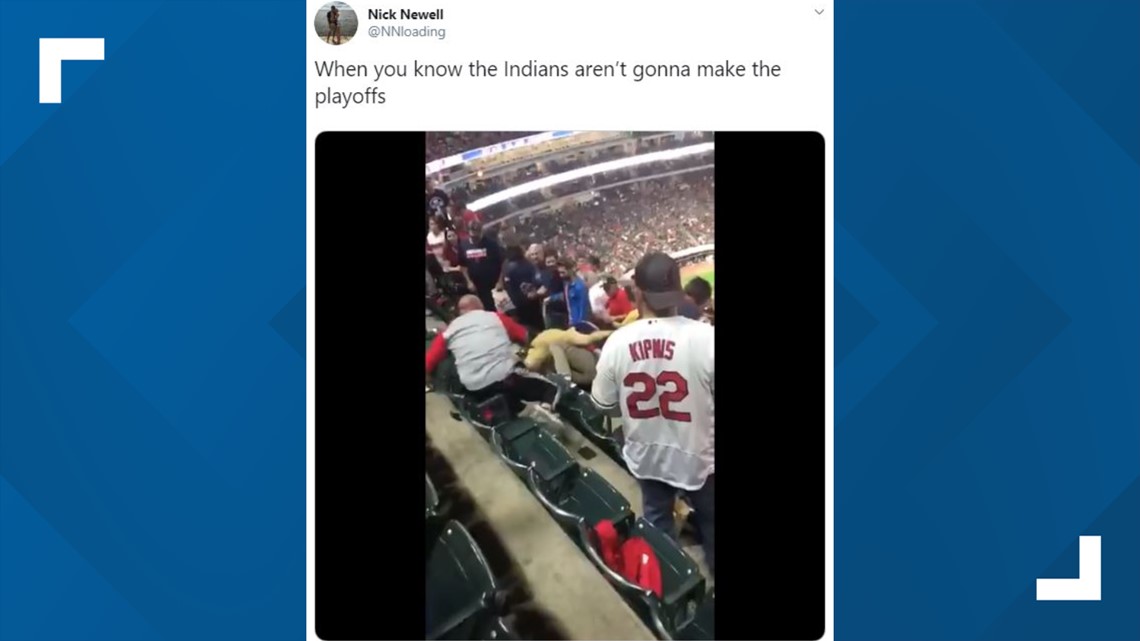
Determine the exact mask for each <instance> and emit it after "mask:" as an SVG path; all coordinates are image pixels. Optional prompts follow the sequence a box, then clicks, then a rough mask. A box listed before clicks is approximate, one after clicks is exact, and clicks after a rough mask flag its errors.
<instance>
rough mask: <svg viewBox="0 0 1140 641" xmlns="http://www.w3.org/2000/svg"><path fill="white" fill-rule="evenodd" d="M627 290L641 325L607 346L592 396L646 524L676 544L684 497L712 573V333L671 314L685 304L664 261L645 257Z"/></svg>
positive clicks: (677, 279) (674, 270) (676, 275)
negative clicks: (619, 437) (617, 429)
mask: <svg viewBox="0 0 1140 641" xmlns="http://www.w3.org/2000/svg"><path fill="white" fill-rule="evenodd" d="M633 282H634V286H635V287H634V297H635V298H636V300H637V308H638V310H639V314H640V316H639V319H638V320H636V321H634V322H633V323H631V324H629V325H625V326H623V327H622V328H621V329H619V330H617V331H616V332H614V333H613V334H612V335H610V337H609V340H608V341H606V344H605V346H604V347H603V348H602V354H601V356H600V357H599V359H598V367H597V376H596V377H595V378H594V383H593V386H592V389H591V394H592V396H593V399H594V403H595V404H596V405H598V407H600V408H602V409H603V410H605V411H608V412H609V413H610V414H612V415H613V416H621V418H622V425H623V429H624V431H625V447H624V449H623V450H622V456H623V457H624V458H625V462H626V464H627V465H628V466H629V471H630V473H631V474H632V475H633V476H634V477H635V478H636V479H637V480H638V484H639V485H640V486H641V496H642V513H643V515H644V517H645V520H647V521H649V522H650V523H652V524H653V525H655V526H657V527H658V528H660V529H662V530H663V531H664V532H666V533H668V534H669V535H670V536H674V537H675V536H676V525H675V522H674V520H673V506H674V502H675V500H676V498H677V494H678V493H679V492H685V494H687V495H688V497H689V499H690V501H691V503H692V505H693V508H694V509H695V510H696V514H695V517H696V522H697V523H696V524H697V528H698V529H699V531H700V534H701V537H702V545H703V546H704V550H705V556H706V560H707V561H708V565H709V570H713V568H714V558H715V556H714V552H713V550H714V518H715V506H714V499H713V494H714V484H713V471H714V466H713V463H714V454H713V452H714V447H713V422H714V414H715V412H714V402H713V356H714V346H713V345H714V336H715V334H714V331H715V330H714V329H713V327H712V326H711V325H708V324H705V323H701V322H699V321H695V320H691V319H689V318H685V317H683V316H679V315H678V314H677V308H678V307H679V306H680V305H682V304H683V303H684V302H685V301H686V299H685V293H684V292H683V291H682V289H681V270H680V268H679V267H678V266H677V261H675V260H673V259H672V258H671V257H670V256H669V255H668V254H663V253H660V252H654V253H651V254H647V255H645V257H643V258H642V259H641V260H640V261H639V262H638V263H637V267H636V268H635V269H634V274H633Z"/></svg>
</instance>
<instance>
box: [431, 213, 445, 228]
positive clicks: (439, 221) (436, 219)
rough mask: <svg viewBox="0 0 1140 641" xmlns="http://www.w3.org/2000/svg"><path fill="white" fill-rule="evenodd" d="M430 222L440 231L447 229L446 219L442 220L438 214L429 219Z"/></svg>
mask: <svg viewBox="0 0 1140 641" xmlns="http://www.w3.org/2000/svg"><path fill="white" fill-rule="evenodd" d="M431 222H433V223H435V224H437V225H439V228H440V229H444V228H446V227H447V219H446V218H444V217H443V216H440V215H438V214H437V215H435V216H432V217H431Z"/></svg>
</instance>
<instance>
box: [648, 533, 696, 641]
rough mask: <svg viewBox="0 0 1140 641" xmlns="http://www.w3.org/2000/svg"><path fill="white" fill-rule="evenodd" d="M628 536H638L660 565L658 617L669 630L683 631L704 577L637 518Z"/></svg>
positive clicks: (693, 614) (669, 541) (664, 537)
mask: <svg viewBox="0 0 1140 641" xmlns="http://www.w3.org/2000/svg"><path fill="white" fill-rule="evenodd" d="M632 534H633V535H634V536H640V537H642V538H643V539H645V541H646V542H647V543H649V545H650V547H652V548H653V552H654V553H656V554H657V562H658V563H659V564H660V565H661V587H662V592H663V594H662V598H661V616H662V620H663V621H664V622H665V625H666V627H667V628H668V629H670V630H681V629H684V628H685V627H686V626H687V625H689V624H690V622H691V621H692V620H693V619H694V618H695V617H696V614H697V610H698V607H699V606H700V604H701V601H702V600H703V598H704V594H705V577H704V575H703V574H701V568H700V566H698V565H697V562H696V561H694V560H693V558H692V557H691V556H689V555H688V554H685V551H684V550H683V549H681V546H680V545H679V544H678V543H677V542H676V541H675V540H673V539H672V538H670V537H669V535H668V534H666V533H664V532H662V531H661V530H659V529H657V528H655V527H653V526H652V525H650V523H649V522H648V521H646V520H645V519H643V518H638V519H637V522H636V523H635V524H634V527H633V531H632Z"/></svg>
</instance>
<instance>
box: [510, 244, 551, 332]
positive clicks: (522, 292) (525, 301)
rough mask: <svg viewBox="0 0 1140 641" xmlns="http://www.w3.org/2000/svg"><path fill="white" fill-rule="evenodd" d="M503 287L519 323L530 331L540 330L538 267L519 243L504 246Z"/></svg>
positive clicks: (540, 311)
mask: <svg viewBox="0 0 1140 641" xmlns="http://www.w3.org/2000/svg"><path fill="white" fill-rule="evenodd" d="M505 253H506V264H505V265H504V266H503V287H504V288H505V289H506V290H507V296H508V297H510V299H511V303H512V304H513V305H514V306H515V309H514V312H512V313H513V314H514V316H515V318H516V319H517V320H518V322H519V323H522V324H523V325H524V326H526V327H527V328H529V329H531V330H532V331H535V332H538V331H542V303H541V301H540V300H539V297H538V285H536V284H535V279H536V278H538V268H537V267H535V266H534V263H532V262H530V261H529V260H527V258H526V254H525V252H524V250H523V248H522V246H521V245H511V246H509V247H507V248H506V251H505Z"/></svg>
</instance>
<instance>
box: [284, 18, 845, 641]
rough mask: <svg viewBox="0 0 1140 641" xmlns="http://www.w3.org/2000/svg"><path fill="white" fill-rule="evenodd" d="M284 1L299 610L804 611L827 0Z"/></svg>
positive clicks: (498, 635)
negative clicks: (301, 514) (293, 249)
mask: <svg viewBox="0 0 1140 641" xmlns="http://www.w3.org/2000/svg"><path fill="white" fill-rule="evenodd" d="M308 10H309V11H308V15H307V22H306V24H305V25H304V26H305V29H306V37H307V38H308V45H307V51H308V61H307V71H306V73H307V74H308V75H307V85H308V90H307V95H306V99H307V101H308V106H307V148H308V199H309V201H308V287H309V292H310V296H309V299H308V301H309V302H308V305H309V308H308V321H309V325H308V326H309V332H310V333H309V342H308V350H309V359H308V363H309V365H308V367H309V371H308V394H309V416H308V423H309V475H308V483H309V493H308V497H309V498H308V519H309V555H308V563H309V566H308V570H309V571H308V575H309V613H308V614H309V628H310V636H311V637H314V638H321V639H328V640H333V639H336V640H348V639H379V638H424V639H646V640H648V639H709V640H711V639H722V638H723V639H744V638H748V639H784V640H789V641H790V640H798V639H821V638H824V639H825V638H832V636H833V633H832V625H831V622H832V613H833V607H832V531H833V523H832V512H833V510H832V500H833V491H832V475H833V463H832V440H833V439H832V432H833V425H832V419H831V415H832V412H831V406H832V398H833V393H832V383H831V381H832V371H831V365H830V363H831V362H832V349H833V348H832V345H831V339H830V336H831V325H832V320H831V319H832V310H831V304H830V301H831V299H832V263H833V249H832V236H833V234H832V221H833V210H832V202H833V193H832V192H833V187H832V186H833V175H832V157H833V152H832V147H833V141H832V131H833V48H832V47H833V19H832V12H833V6H832V1H831V0H771V1H768V2H756V3H754V2H732V1H726V0H711V1H708V2H701V3H693V2H676V1H672V0H664V1H657V2H643V1H631V2H612V1H600V0H580V1H579V2H575V3H565V4H560V3H539V2H521V1H515V0H504V1H499V2H492V3H458V2H451V1H449V0H436V1H434V2H431V1H429V2H418V1H412V0H409V1H407V2H400V3H395V4H386V5H380V4H368V3H365V2H364V1H363V0H359V1H358V0H352V1H351V2H342V1H341V0H333V1H332V2H327V1H323V0H310V2H309V3H308ZM421 163H422V164H421ZM421 168H422V172H421ZM421 181H422V185H423V191H422V199H423V201H422V202H423V204H422V205H421V204H420V198H421V193H420V182H421ZM421 206H422V207H423V209H422V210H420V209H419V208H420V207H421ZM421 222H422V227H421ZM718 241H719V243H720V255H719V256H718V255H717V249H718V247H717V244H718ZM421 255H422V257H423V261H424V270H423V272H422V279H423V284H422V289H423V297H424V308H423V317H424V348H423V353H422V358H423V359H424V360H423V361H422V362H423V365H422V367H423V371H422V372H421V371H420V368H421V364H420V363H421V361H420V360H419V358H421V355H420V354H421V353H420V352H419V342H418V341H412V338H413V334H415V336H414V337H417V338H418V332H419V320H418V314H419V313H420V311H419V307H418V306H417V305H415V297H416V296H418V295H419V290H420V288H421V285H420V280H419V279H420V277H421V275H420V272H419V270H416V269H415V267H417V266H418V261H419V260H420V256H421ZM718 267H719V269H718ZM718 284H719V285H720V287H721V289H722V290H723V291H722V293H723V294H724V296H722V297H721V298H720V303H719V304H718V303H717V298H716V287H717V285H718ZM409 306H410V307H411V309H409V308H408V307H409ZM718 306H719V307H720V308H721V309H720V310H719V311H720V313H719V314H718V313H717V312H718ZM718 320H719V321H720V325H721V329H720V332H721V335H722V342H721V346H720V349H719V350H718V349H717V348H716V346H715V337H716V332H717V330H716V327H717V324H718V322H717V321H718ZM718 356H719V357H720V361H721V365H722V368H725V371H724V372H722V374H721V376H720V387H721V403H720V406H719V407H718V406H717V404H716V402H715V400H714V399H715V394H714V389H715V384H714V381H715V380H716V375H715V369H716V367H715V363H716V360H717V357H718ZM421 377H422V378H423V388H424V406H423V411H422V413H421V411H420V405H419V403H420V401H419V386H420V381H419V379H420V378H421ZM717 410H719V412H718V411H717ZM718 413H719V415H720V416H719V422H720V423H721V424H722V426H721V429H720V430H719V431H718V430H715V429H714V425H715V423H716V422H717V418H718V417H717V414H718ZM421 420H422V421H423V430H424V432H423V434H424V436H423V441H422V442H423V443H424V445H423V447H424V458H423V459H421V458H419V457H420V454H419V448H420V443H421V440H420V432H419V430H420V424H421ZM717 435H719V436H720V443H719V446H720V447H717V445H718V444H717V443H716V438H715V437H716V436H717ZM718 459H719V460H718ZM718 463H719V465H718ZM718 472H719V474H718ZM420 476H422V477H423V489H422V492H423V497H424V502H423V504H422V507H421V505H420V503H419V497H420V492H421V490H420V487H419V484H420ZM718 481H719V482H718ZM718 485H719V486H720V492H719V497H718V496H717V492H716V487H717V486H718ZM718 508H719V515H718V514H717V511H718ZM421 510H422V516H421ZM421 519H422V521H421ZM718 525H719V526H720V527H719V528H718V527H717V526H718ZM718 529H719V532H718ZM421 534H422V538H423V541H424V548H423V549H424V552H423V556H424V570H423V574H422V575H421V574H420V570H419V568H418V567H417V566H416V565H415V564H414V563H413V561H416V560H418V558H419V555H420V551H419V548H418V545H419V540H420V538H421ZM718 543H719V547H720V554H719V559H720V562H719V564H718V563H717V558H718V556H717V552H716V550H717V547H718V545H717V544H718ZM718 601H720V603H719V604H718V603H717V602H718ZM421 612H422V616H421ZM421 635H422V636H421Z"/></svg>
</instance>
